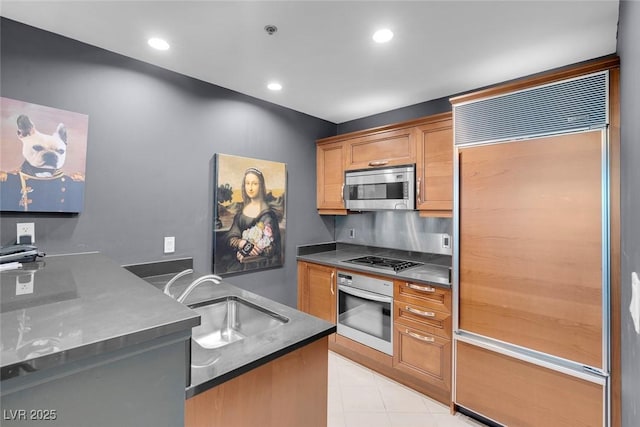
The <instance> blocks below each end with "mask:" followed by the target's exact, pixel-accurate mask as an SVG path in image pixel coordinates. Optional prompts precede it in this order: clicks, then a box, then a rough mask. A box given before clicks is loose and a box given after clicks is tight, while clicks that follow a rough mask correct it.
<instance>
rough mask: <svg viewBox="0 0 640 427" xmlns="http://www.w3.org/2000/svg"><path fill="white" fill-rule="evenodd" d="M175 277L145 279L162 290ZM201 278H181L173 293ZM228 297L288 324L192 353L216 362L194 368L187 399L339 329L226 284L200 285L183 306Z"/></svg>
mask: <svg viewBox="0 0 640 427" xmlns="http://www.w3.org/2000/svg"><path fill="white" fill-rule="evenodd" d="M173 276H174V274H165V275H160V276H153V277H146V278H145V280H146V281H148V282H149V283H151V284H152V285H154V286H156V287H157V288H159V289H161V288H163V287H164V284H165V283H167V282H168V281H169V280H170V279H171V278H172V277H173ZM200 276H201V274H198V273H192V274H188V275H186V276H183V277H181V278H180V279H178V280H177V281H176V282H175V283H174V284H173V285H172V287H171V289H170V291H171V294H172V295H179V294H180V293H181V292H182V291H183V290H184V289H185V288H186V287H187V286H188V285H189V283H191V282H192V281H193V280H195V279H196V278H198V277H200ZM226 296H237V297H239V298H242V299H244V300H246V301H249V302H251V303H254V304H256V305H259V306H261V307H264V308H267V309H269V310H271V311H274V312H275V313H277V314H279V315H282V316H285V317H286V318H288V319H289V321H288V322H287V323H285V324H283V325H281V326H278V327H277V328H274V329H270V330H267V331H265V332H262V333H260V334H258V335H255V336H251V337H246V338H244V339H243V340H241V341H236V342H234V343H231V344H228V345H226V346H224V347H221V348H219V349H214V350H205V351H207V352H208V353H207V354H206V355H203V354H195V353H194V354H192V358H196V357H198V358H206V359H209V360H214V361H215V362H212V363H211V364H209V365H207V366H202V367H194V366H192V367H191V386H189V387H187V389H186V397H187V398H190V397H192V396H195V395H196V394H199V393H202V392H203V391H206V390H208V389H210V388H212V387H215V386H217V385H219V384H221V383H223V382H225V381H228V380H230V379H232V378H234V377H236V376H238V375H241V374H243V373H245V372H248V371H250V370H251V369H254V368H256V367H258V366H260V365H263V364H265V363H268V362H270V361H271V360H274V359H276V358H278V357H280V356H282V355H284V354H287V353H289V352H291V351H294V350H296V349H298V348H301V347H303V346H305V345H307V344H309V343H311V342H313V341H316V340H318V339H320V338H322V337H325V336H327V335H330V334H331V333H333V332H335V330H336V327H335V325H333V324H331V323H329V322H326V321H324V320H322V319H319V318H317V317H314V316H310V315H308V314H306V313H303V312H301V311H298V310H296V309H294V308H291V307H289V306H286V305H283V304H280V303H278V302H275V301H272V300H270V299H267V298H264V297H261V296H259V295H257V294H254V293H252V292H249V291H246V290H244V289H241V288H238V287H236V286H233V285H231V284H228V283H225V282H222V283H219V284H213V283H211V282H207V283H204V284H202V285H200V286H199V287H197V288H196V289H195V290H194V291H193V292H192V293H191V294H190V295H189V296H188V297H187V299H186V300H185V301H184V303H185V304H188V305H191V304H195V303H198V302H201V301H207V300H215V299H218V298H221V297H226ZM193 351H194V352H195V351H201V350H196V349H194V350H193Z"/></svg>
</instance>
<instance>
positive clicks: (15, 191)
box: [0, 97, 89, 213]
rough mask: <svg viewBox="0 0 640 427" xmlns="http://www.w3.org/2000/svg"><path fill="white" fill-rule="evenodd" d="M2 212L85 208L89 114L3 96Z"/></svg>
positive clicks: (0, 108)
mask: <svg viewBox="0 0 640 427" xmlns="http://www.w3.org/2000/svg"><path fill="white" fill-rule="evenodd" d="M0 114H1V116H0V130H1V133H0V211H11V212H69V213H79V212H82V208H83V205H84V179H85V167H86V159H87V135H88V132H89V116H87V115H85V114H80V113H73V112H71V111H65V110H60V109H57V108H51V107H45V106H43V105H37V104H31V103H28V102H24V101H18V100H15V99H10V98H4V97H0Z"/></svg>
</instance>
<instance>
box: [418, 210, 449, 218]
mask: <svg viewBox="0 0 640 427" xmlns="http://www.w3.org/2000/svg"><path fill="white" fill-rule="evenodd" d="M418 216H420V217H421V218H452V217H453V212H452V211H448V210H447V211H418Z"/></svg>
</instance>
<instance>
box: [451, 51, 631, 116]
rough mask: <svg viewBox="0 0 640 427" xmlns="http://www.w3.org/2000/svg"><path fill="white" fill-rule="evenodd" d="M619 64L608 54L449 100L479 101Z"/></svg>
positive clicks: (609, 68) (452, 101)
mask: <svg viewBox="0 0 640 427" xmlns="http://www.w3.org/2000/svg"><path fill="white" fill-rule="evenodd" d="M619 66H620V58H618V57H617V56H615V55H612V56H606V57H603V58H598V59H594V60H590V61H586V62H582V63H579V64H573V65H568V66H566V67H561V68H556V69H554V70H551V71H544V72H542V73H538V74H533V75H531V76H527V77H522V78H519V79H515V80H511V81H508V82H505V83H501V84H498V85H495V86H491V87H488V88H486V89H480V90H477V91H474V92H471V93H467V94H463V95H458V96H454V97H452V98H450V99H449V101H451V104H452V105H457V104H461V103H464V102H469V101H477V100H479V99H483V98H490V97H493V96H497V95H503V94H505V93H509V92H515V91H518V90H522V89H526V88H530V87H535V86H540V85H544V84H548V83H552V82H556V81H560V80H565V79H569V78H574V77H578V76H581V75H586V74H591V73H596V72H599V71H604V70H611V69H615V68H618V67H619Z"/></svg>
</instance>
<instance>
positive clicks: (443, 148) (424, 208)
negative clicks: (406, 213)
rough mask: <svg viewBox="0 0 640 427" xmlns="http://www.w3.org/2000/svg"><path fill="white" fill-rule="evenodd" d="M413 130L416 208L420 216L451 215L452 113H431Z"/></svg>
mask: <svg viewBox="0 0 640 427" xmlns="http://www.w3.org/2000/svg"><path fill="white" fill-rule="evenodd" d="M414 132H415V134H416V147H417V161H416V209H418V210H419V211H420V215H421V216H439V217H443V216H444V217H450V216H452V209H453V125H452V119H451V113H444V114H438V115H435V116H432V117H430V118H429V120H428V121H427V122H426V123H424V124H421V125H418V126H416V127H415V128H414Z"/></svg>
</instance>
